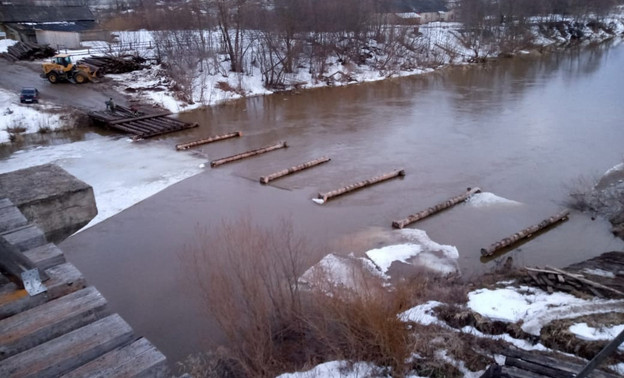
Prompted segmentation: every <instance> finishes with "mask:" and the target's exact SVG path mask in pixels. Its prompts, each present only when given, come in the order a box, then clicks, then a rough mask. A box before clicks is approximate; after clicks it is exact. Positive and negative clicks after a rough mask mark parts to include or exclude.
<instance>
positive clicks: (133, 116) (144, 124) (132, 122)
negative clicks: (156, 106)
mask: <svg viewBox="0 0 624 378" xmlns="http://www.w3.org/2000/svg"><path fill="white" fill-rule="evenodd" d="M88 114H89V117H91V119H92V120H93V121H94V122H95V123H96V124H98V125H103V126H105V127H108V128H112V129H116V130H119V131H121V132H124V133H128V134H132V135H133V138H134V139H146V138H151V137H155V136H157V135H162V134H167V133H172V132H175V131H180V130H186V129H190V128H193V127H197V126H199V124H197V123H187V122H182V121H180V120H177V119H174V118H170V117H169V116H170V115H171V114H172V113H171V112H168V111H160V112H154V113H148V112H146V111H144V110H134V109H130V108H127V107H125V106H120V105H117V106H115V107H114V110H102V111H94V112H89V113H88Z"/></svg>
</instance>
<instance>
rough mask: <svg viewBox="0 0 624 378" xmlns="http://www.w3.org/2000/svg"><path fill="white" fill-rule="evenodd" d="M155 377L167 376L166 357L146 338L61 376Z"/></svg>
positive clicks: (76, 377) (168, 374)
mask: <svg viewBox="0 0 624 378" xmlns="http://www.w3.org/2000/svg"><path fill="white" fill-rule="evenodd" d="M93 376H96V377H155V378H166V377H167V378H168V377H171V376H172V375H171V373H170V372H169V369H168V367H167V359H166V358H165V356H164V355H163V354H162V353H161V352H160V351H159V350H158V349H156V347H154V345H152V344H151V343H150V342H149V341H148V340H147V339H144V338H141V339H139V340H137V341H135V342H133V343H132V344H130V345H127V346H125V347H122V348H119V349H115V350H113V351H110V352H108V353H107V354H105V355H103V356H100V357H98V358H96V359H95V360H93V361H91V362H89V363H87V364H85V365H82V366H80V367H79V368H77V369H76V370H73V371H71V372H69V373H68V374H66V375H63V376H62V377H61V378H82V377H93Z"/></svg>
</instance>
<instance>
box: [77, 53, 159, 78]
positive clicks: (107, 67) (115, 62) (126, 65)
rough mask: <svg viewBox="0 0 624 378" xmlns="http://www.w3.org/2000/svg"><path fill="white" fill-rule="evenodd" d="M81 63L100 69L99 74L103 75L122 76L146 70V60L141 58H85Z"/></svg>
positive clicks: (129, 56)
mask: <svg viewBox="0 0 624 378" xmlns="http://www.w3.org/2000/svg"><path fill="white" fill-rule="evenodd" d="M80 63H86V64H89V65H91V66H95V67H97V68H98V72H101V73H102V74H107V73H109V74H120V73H126V72H132V71H137V70H142V69H143V68H146V67H147V66H146V65H145V59H144V58H142V57H140V56H135V55H127V56H120V57H114V56H92V57H89V58H84V59H82V60H81V61H80Z"/></svg>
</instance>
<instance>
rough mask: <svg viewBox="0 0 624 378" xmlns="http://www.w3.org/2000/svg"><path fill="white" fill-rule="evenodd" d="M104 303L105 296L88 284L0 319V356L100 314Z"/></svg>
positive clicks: (37, 342)
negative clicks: (80, 288) (86, 286)
mask: <svg viewBox="0 0 624 378" xmlns="http://www.w3.org/2000/svg"><path fill="white" fill-rule="evenodd" d="M105 307H106V299H104V297H103V296H102V295H101V294H100V293H99V292H98V291H97V290H96V289H95V288H94V287H88V288H86V289H82V290H78V291H76V292H73V293H71V294H68V295H65V296H63V297H61V298H58V299H55V300H53V301H50V302H47V303H45V304H42V305H40V306H37V307H34V308H32V309H30V310H28V311H24V312H21V313H19V314H16V315H14V316H11V317H8V318H6V319H3V320H0V329H2V333H1V334H0V345H1V347H0V360H3V359H5V358H8V357H10V356H12V355H14V354H17V353H20V352H22V351H25V350H27V349H30V348H33V347H35V346H37V345H39V344H41V343H44V342H46V341H49V340H52V339H54V338H56V337H59V336H61V335H63V334H65V333H68V332H70V331H73V330H75V329H77V328H80V327H83V326H85V325H87V324H89V323H92V322H94V321H96V320H98V319H100V318H102V317H103V316H104V314H105V311H104V309H105Z"/></svg>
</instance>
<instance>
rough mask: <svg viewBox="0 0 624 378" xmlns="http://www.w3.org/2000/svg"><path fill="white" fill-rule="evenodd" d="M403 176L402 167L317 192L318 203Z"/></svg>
mask: <svg viewBox="0 0 624 378" xmlns="http://www.w3.org/2000/svg"><path fill="white" fill-rule="evenodd" d="M403 176H405V171H404V170H403V169H399V170H396V171H392V172H389V173H384V174H382V175H379V176H375V177H373V178H370V179H368V180H364V181H359V182H356V183H353V184H349V185H347V186H344V187H342V188H340V189H336V190H331V191H329V192H325V193H319V194H318V197H317V198H318V199H319V200H321V201H320V202H318V203H325V202H327V201H328V200H330V199H331V198H335V197H338V196H341V195H343V194H347V193H350V192H353V191H356V190H359V189H362V188H366V187H369V186H371V185H375V184H379V183H381V182H384V181H387V180H390V179H393V178H395V177H403Z"/></svg>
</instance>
